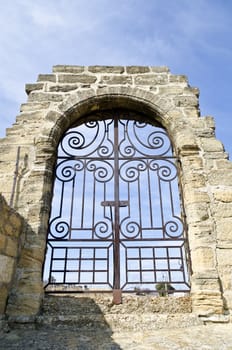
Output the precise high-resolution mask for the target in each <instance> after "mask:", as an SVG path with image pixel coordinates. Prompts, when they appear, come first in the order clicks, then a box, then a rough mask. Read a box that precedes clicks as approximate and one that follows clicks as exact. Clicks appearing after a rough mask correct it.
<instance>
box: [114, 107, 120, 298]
mask: <svg viewBox="0 0 232 350" xmlns="http://www.w3.org/2000/svg"><path fill="white" fill-rule="evenodd" d="M114 201H115V206H114V283H113V302H114V304H120V303H121V290H120V246H119V245H120V241H119V157H118V115H117V112H116V113H115V116H114Z"/></svg>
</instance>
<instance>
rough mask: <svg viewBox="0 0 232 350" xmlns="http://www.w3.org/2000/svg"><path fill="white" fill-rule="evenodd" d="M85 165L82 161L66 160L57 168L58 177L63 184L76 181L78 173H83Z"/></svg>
mask: <svg viewBox="0 0 232 350" xmlns="http://www.w3.org/2000/svg"><path fill="white" fill-rule="evenodd" d="M83 167H84V163H83V162H82V161H81V160H64V161H63V162H61V163H59V164H58V165H57V167H56V177H57V179H59V180H60V181H62V182H68V181H71V180H73V179H74V177H75V175H76V172H77V171H81V170H82V169H83Z"/></svg>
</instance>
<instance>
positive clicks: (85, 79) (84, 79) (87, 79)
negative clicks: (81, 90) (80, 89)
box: [58, 74, 97, 84]
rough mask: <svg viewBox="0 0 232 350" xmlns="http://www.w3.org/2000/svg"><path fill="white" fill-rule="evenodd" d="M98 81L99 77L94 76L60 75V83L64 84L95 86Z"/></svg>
mask: <svg viewBox="0 0 232 350" xmlns="http://www.w3.org/2000/svg"><path fill="white" fill-rule="evenodd" d="M96 80H97V77H95V76H94V75H86V74H59V75H58V83H62V84H63V83H64V84H73V83H82V84H83V83H85V84H94V83H95V82H96Z"/></svg>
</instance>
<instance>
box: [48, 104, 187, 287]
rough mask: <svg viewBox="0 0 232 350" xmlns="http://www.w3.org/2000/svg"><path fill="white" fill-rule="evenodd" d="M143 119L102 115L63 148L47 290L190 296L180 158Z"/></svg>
mask: <svg viewBox="0 0 232 350" xmlns="http://www.w3.org/2000/svg"><path fill="white" fill-rule="evenodd" d="M142 118H143V119H142ZM141 120H144V117H141V115H138V114H135V113H132V112H128V111H121V110H115V111H110V112H104V113H103V112H102V113H101V114H99V113H98V114H95V115H92V116H91V117H89V118H87V119H86V120H85V122H84V123H83V124H81V125H79V126H76V127H74V128H72V129H70V130H68V131H67V132H66V134H65V135H64V137H63V139H62V141H61V142H60V145H59V148H58V156H57V165H56V175H55V176H56V178H55V182H54V194H53V202H52V210H51V219H50V225H49V232H48V238H47V255H46V262H45V268H44V279H45V280H46V289H47V290H51V285H53V286H54V285H59V286H60V288H61V289H62V291H64V290H65V289H67V290H68V291H70V290H71V289H72V288H73V289H74V290H79V289H81V288H82V289H85V290H101V291H102V290H103V289H104V290H111V289H113V290H114V291H118V290H122V291H133V290H136V289H138V288H139V289H143V290H149V291H151V290H155V285H156V284H157V283H158V282H165V283H167V284H169V285H170V284H171V285H172V287H173V288H175V290H176V291H187V290H189V284H188V272H187V266H188V263H187V261H188V249H186V243H187V242H186V237H185V231H184V224H183V220H182V216H183V213H182V205H181V199H180V197H181V196H180V191H179V188H178V176H177V166H176V159H175V157H174V156H173V152H172V147H171V142H170V139H169V137H168V135H167V133H166V131H165V130H164V129H163V128H161V127H160V126H154V125H152V124H150V123H147V122H141ZM56 290H57V289H56Z"/></svg>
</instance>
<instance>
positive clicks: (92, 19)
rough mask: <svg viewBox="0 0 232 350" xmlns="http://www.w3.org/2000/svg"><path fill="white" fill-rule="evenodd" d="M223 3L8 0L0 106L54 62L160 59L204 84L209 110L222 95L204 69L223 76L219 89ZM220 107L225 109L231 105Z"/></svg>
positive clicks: (0, 42) (224, 53)
mask: <svg viewBox="0 0 232 350" xmlns="http://www.w3.org/2000/svg"><path fill="white" fill-rule="evenodd" d="M231 10H232V4H230V3H228V2H225V1H224V2H218V1H214V2H213V3H212V1H210V0H196V1H189V0H172V1H171V0H163V1H162V2H161V1H160V0H146V1H144V0H127V1H125V0H117V1H114V0H112V1H109V0H88V1H84V0H69V1H67V0H38V1H36V2H32V1H29V0H14V1H13V0H8V1H7V2H5V3H4V4H2V6H1V11H0V21H1V32H0V47H1V55H0V105H1V106H3V102H2V103H1V97H2V98H3V99H4V108H6V109H5V110H10V109H11V108H7V107H6V101H9V103H12V104H16V103H18V104H20V102H24V100H25V98H26V95H25V93H24V85H25V83H28V82H34V81H36V78H37V75H38V74H39V73H49V72H51V69H52V65H55V64H83V65H89V64H125V65H126V64H128V65H130V64H138V65H167V66H169V67H170V68H171V71H172V72H173V73H180V74H186V75H188V76H189V78H190V82H191V83H193V85H198V86H199V87H200V88H201V89H204V90H205V91H206V89H207V94H205V95H204V91H203V93H202V94H201V96H202V97H201V98H202V100H201V103H202V104H203V105H202V107H203V109H204V108H205V107H209V109H210V113H211V109H212V110H214V108H215V107H214V106H215V105H214V103H215V100H216V99H218V101H217V105H219V99H221V98H224V97H223V94H222V93H221V95H220V93H219V94H218V93H217V91H216V88H215V87H214V84H213V83H212V74H214V75H215V77H214V78H215V79H216V80H218V79H219V74H220V75H223V76H224V82H223V83H222V86H221V89H220V90H221V91H222V90H223V84H226V86H229V82H230V80H231V79H230V77H231V75H232V73H231V69H230V68H229V67H230V61H231V55H232V47H231V35H232V29H231V25H230V21H231V18H230V17H231ZM221 67H223V69H222V70H221ZM220 70H221V72H220V73H219V71H220ZM212 94H215V95H216V99H215V96H214V98H213V96H212ZM224 94H227V96H228V94H229V92H228V89H226V88H225V90H224ZM206 95H207V99H204V96H206ZM208 96H209V97H210V98H208ZM224 96H225V95H224ZM227 101H230V99H229V97H227ZM204 106H205V107H204ZM223 108H224V110H223V115H227V114H228V113H230V112H229V111H230V110H231V108H232V106H231V105H230V106H228V113H226V111H225V108H227V107H226V106H223ZM17 111H18V109H17ZM1 114H3V115H5V111H3V110H1ZM16 114H17V113H15V115H16ZM11 118H14V116H12V117H11ZM8 121H9V117H7V119H6V123H8ZM13 121H14V119H12V122H13ZM1 125H2V128H3V130H1V131H2V132H4V129H5V126H6V124H4V120H2V122H1Z"/></svg>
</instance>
